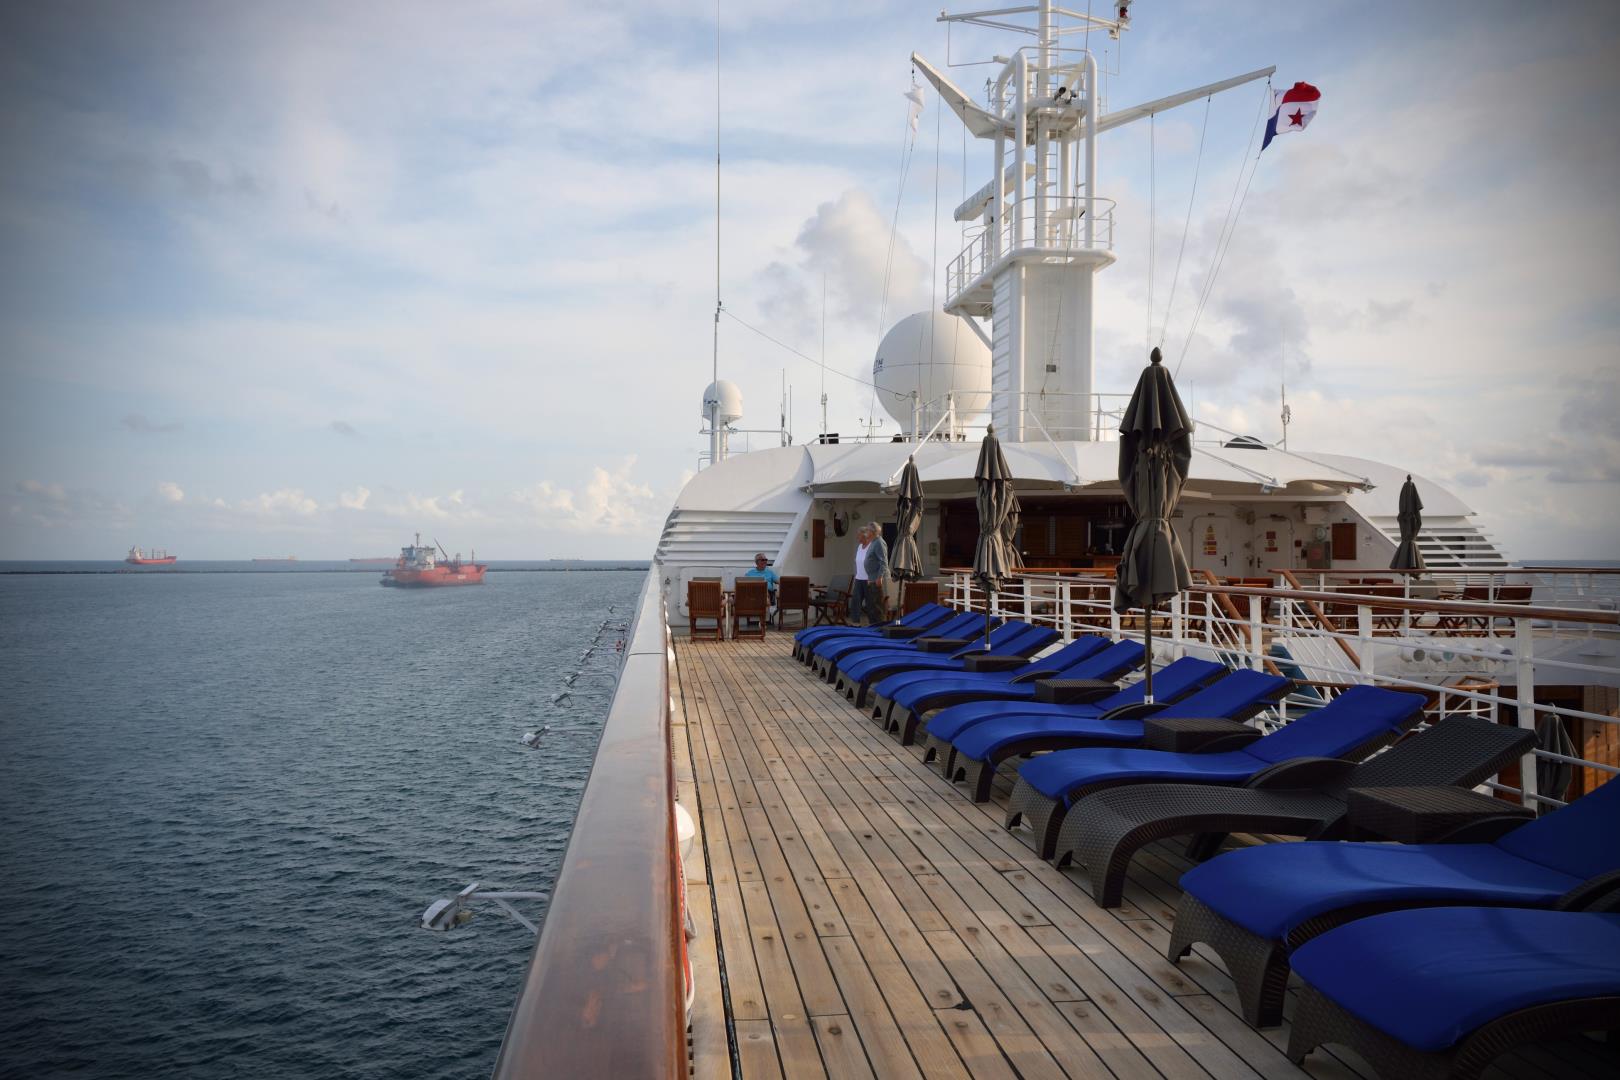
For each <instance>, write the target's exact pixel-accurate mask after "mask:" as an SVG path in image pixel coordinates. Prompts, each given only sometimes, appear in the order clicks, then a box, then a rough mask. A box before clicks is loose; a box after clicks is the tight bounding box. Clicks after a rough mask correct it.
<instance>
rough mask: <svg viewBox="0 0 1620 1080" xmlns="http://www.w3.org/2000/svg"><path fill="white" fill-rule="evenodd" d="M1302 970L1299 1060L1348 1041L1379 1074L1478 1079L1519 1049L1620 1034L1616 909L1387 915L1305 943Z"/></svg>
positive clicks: (1297, 958)
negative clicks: (1588, 1034) (1601, 1033)
mask: <svg viewBox="0 0 1620 1080" xmlns="http://www.w3.org/2000/svg"><path fill="white" fill-rule="evenodd" d="M1294 970H1295V971H1297V972H1298V973H1299V977H1300V978H1301V980H1303V981H1304V983H1305V985H1304V986H1303V987H1302V988H1301V990H1300V997H1299V1006H1298V1008H1297V1009H1296V1010H1295V1013H1294V1023H1293V1026H1292V1027H1291V1028H1290V1030H1289V1033H1288V1057H1289V1058H1290V1059H1291V1060H1292V1061H1294V1062H1295V1063H1299V1062H1303V1061H1304V1060H1305V1057H1306V1056H1307V1055H1308V1054H1309V1053H1310V1052H1311V1051H1312V1050H1314V1049H1315V1048H1316V1047H1318V1046H1321V1045H1323V1044H1324V1043H1340V1044H1343V1045H1345V1046H1348V1047H1350V1048H1351V1049H1352V1050H1354V1051H1356V1053H1357V1054H1358V1055H1359V1056H1360V1057H1362V1058H1363V1059H1364V1060H1366V1062H1367V1063H1368V1064H1370V1065H1371V1066H1372V1067H1373V1069H1374V1071H1376V1072H1377V1074H1378V1075H1380V1076H1387V1077H1397V1076H1398V1077H1401V1078H1403V1080H1406V1078H1411V1080H1440V1078H1442V1077H1478V1076H1481V1075H1482V1074H1483V1073H1485V1071H1486V1069H1487V1068H1488V1067H1489V1066H1490V1065H1491V1063H1492V1062H1493V1061H1495V1060H1496V1059H1497V1058H1499V1057H1501V1056H1502V1055H1503V1054H1504V1053H1505V1052H1507V1051H1509V1050H1511V1049H1513V1048H1514V1047H1516V1046H1521V1045H1524V1044H1527V1043H1538V1042H1546V1041H1551V1040H1555V1039H1559V1038H1561V1037H1570V1036H1577V1035H1580V1034H1582V1033H1584V1032H1590V1031H1608V1032H1613V1031H1616V1030H1620V914H1615V913H1613V912H1601V911H1531V910H1523V909H1512V908H1491V907H1483V908H1481V907H1438V908H1424V909H1421V910H1417V911H1396V912H1390V913H1387V914H1382V915H1374V916H1372V917H1370V918H1366V919H1361V920H1358V921H1356V922H1353V923H1350V924H1349V925H1348V926H1341V927H1339V928H1338V929H1336V930H1330V931H1328V932H1327V933H1325V934H1323V935H1322V936H1321V937H1318V938H1316V939H1315V940H1314V941H1310V942H1308V943H1306V944H1304V945H1302V946H1300V948H1299V949H1298V951H1296V952H1295V953H1294ZM1612 1041H1613V1038H1612V1036H1611V1038H1610V1042H1611V1054H1610V1055H1609V1056H1610V1057H1611V1062H1612ZM1600 1049H1601V1048H1600V1046H1599V1045H1598V1044H1594V1052H1597V1051H1599V1050H1600ZM1609 1067H1610V1068H1613V1066H1612V1064H1611V1065H1610V1066H1609ZM1564 1068H1566V1069H1568V1068H1570V1066H1568V1065H1566V1066H1564ZM1576 1068H1579V1066H1576ZM1581 1071H1582V1072H1585V1070H1584V1069H1582V1070H1581ZM1564 1075H1569V1073H1567V1072H1566V1073H1565V1074H1564ZM1593 1075H1596V1074H1593ZM1608 1075H1611V1076H1612V1075H1615V1074H1614V1073H1613V1072H1610V1073H1609V1074H1608Z"/></svg>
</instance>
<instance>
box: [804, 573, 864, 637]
mask: <svg viewBox="0 0 1620 1080" xmlns="http://www.w3.org/2000/svg"><path fill="white" fill-rule="evenodd" d="M854 585H855V575H853V574H840V575H839V576H838V577H835V578H833V579H832V581H831V582H829V583H828V584H827V585H826V587H824V588H823V589H821V590H820V591H819V592H818V593H816V595H814V596H812V597H811V598H810V606H811V607H813V608H815V609H816V624H817V625H818V626H819V625H820V624H821V623H842V622H848V621H849V597H850V593H852V592H853V591H854Z"/></svg>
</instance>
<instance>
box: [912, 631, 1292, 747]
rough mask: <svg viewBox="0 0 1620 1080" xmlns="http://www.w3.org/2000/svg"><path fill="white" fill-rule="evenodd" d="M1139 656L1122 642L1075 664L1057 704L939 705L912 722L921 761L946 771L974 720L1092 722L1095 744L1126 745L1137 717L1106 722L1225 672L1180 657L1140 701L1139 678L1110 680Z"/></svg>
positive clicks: (1146, 712)
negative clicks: (1124, 682) (1120, 682)
mask: <svg viewBox="0 0 1620 1080" xmlns="http://www.w3.org/2000/svg"><path fill="white" fill-rule="evenodd" d="M1131 646H1135V649H1134V650H1132V648H1131ZM1142 656H1143V651H1142V648H1141V645H1140V643H1139V642H1134V641H1122V642H1120V643H1118V644H1117V645H1112V646H1110V647H1109V648H1107V649H1105V650H1103V651H1102V652H1100V653H1098V654H1097V655H1096V656H1095V657H1093V658H1092V659H1091V660H1089V661H1087V662H1085V663H1083V664H1077V665H1075V675H1074V677H1073V678H1070V679H1065V680H1063V681H1062V683H1061V684H1060V685H1063V686H1070V685H1071V684H1072V686H1073V690H1074V692H1073V693H1072V694H1071V693H1069V692H1068V691H1067V690H1066V691H1065V693H1064V697H1065V698H1066V700H1065V701H1063V702H1062V703H1057V702H1045V701H1018V702H1012V703H1003V702H994V701H986V702H978V701H973V702H967V703H965V704H962V705H952V706H949V707H948V708H944V709H941V710H940V711H938V712H936V713H934V714H933V715H931V716H929V717H928V718H927V719H926V720H924V721H923V722H921V723H920V724H919V725H918V737H919V738H921V739H923V740H924V744H923V745H924V747H925V749H924V750H923V760H924V761H938V762H939V763H940V766H941V771H942V772H943V773H944V775H946V776H950V775H951V774H950V773H949V772H948V771H945V770H944V765H945V762H946V760H947V759H948V758H949V757H950V756H951V755H952V754H953V753H954V747H953V746H952V744H953V743H954V742H955V741H956V740H957V739H958V738H960V737H961V736H963V735H966V734H967V733H968V732H969V731H971V730H972V729H973V728H975V727H977V726H979V725H980V724H1011V725H1020V724H1032V725H1038V724H1040V723H1042V722H1045V721H1051V722H1053V723H1063V724H1082V723H1083V724H1090V725H1092V727H1091V728H1089V729H1088V730H1092V731H1096V732H1101V733H1102V734H1101V735H1100V736H1099V738H1100V742H1099V743H1098V745H1101V746H1115V745H1120V746H1128V745H1131V744H1133V743H1135V742H1136V740H1137V739H1139V738H1141V735H1142V725H1141V724H1140V723H1139V722H1137V723H1136V724H1135V726H1134V727H1132V726H1129V725H1127V726H1125V727H1115V726H1112V725H1115V724H1117V723H1123V722H1124V721H1127V720H1129V721H1139V720H1140V718H1141V717H1144V716H1150V715H1152V714H1153V713H1155V712H1157V711H1158V710H1160V709H1163V708H1165V707H1166V706H1168V705H1169V704H1170V703H1171V702H1173V701H1175V700H1176V699H1177V698H1180V697H1184V696H1185V695H1187V694H1190V693H1192V692H1193V691H1194V690H1197V689H1199V688H1200V687H1202V686H1204V685H1206V684H1207V683H1210V682H1213V681H1215V680H1216V679H1219V678H1221V676H1223V675H1225V674H1226V669H1225V668H1224V667H1222V666H1221V665H1220V664H1216V663H1212V662H1210V661H1208V660H1197V659H1194V658H1192V657H1184V658H1183V660H1184V661H1186V662H1183V661H1182V660H1178V661H1176V662H1175V663H1172V664H1170V665H1168V666H1167V667H1166V668H1165V669H1164V670H1163V671H1161V672H1159V673H1158V675H1157V676H1156V677H1155V680H1154V682H1155V686H1156V688H1157V691H1158V692H1157V694H1156V695H1155V696H1156V697H1157V698H1158V699H1159V700H1158V701H1157V702H1156V703H1155V704H1153V705H1148V704H1146V703H1145V701H1144V699H1145V698H1146V697H1147V688H1146V686H1145V684H1144V683H1142V682H1141V681H1138V682H1135V683H1132V684H1131V685H1130V686H1127V687H1124V688H1123V689H1121V688H1120V687H1118V686H1116V685H1115V684H1114V683H1113V681H1112V679H1117V678H1119V677H1120V676H1122V675H1124V674H1125V673H1126V672H1127V671H1129V670H1130V669H1131V668H1133V667H1135V666H1136V665H1138V664H1140V663H1141V662H1142ZM1110 676H1111V677H1112V678H1110ZM1166 676H1168V678H1166ZM1088 684H1089V685H1088ZM1282 684H1283V685H1287V680H1282ZM1122 732H1123V733H1124V734H1121V733H1122ZM1076 745H1081V744H1079V743H1077V744H1076Z"/></svg>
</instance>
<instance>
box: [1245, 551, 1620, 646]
mask: <svg viewBox="0 0 1620 1080" xmlns="http://www.w3.org/2000/svg"><path fill="white" fill-rule="evenodd" d="M1271 573H1272V574H1274V575H1276V576H1277V578H1278V579H1279V580H1280V581H1283V582H1285V583H1287V584H1288V585H1289V586H1291V587H1293V588H1298V589H1313V590H1315V591H1317V592H1361V593H1368V594H1372V595H1386V594H1390V595H1397V596H1401V597H1404V598H1421V599H1440V600H1465V601H1469V602H1473V603H1484V604H1514V605H1523V604H1534V605H1538V606H1542V607H1559V608H1584V609H1589V610H1593V611H1615V610H1617V609H1620V567H1598V566H1577V565H1570V566H1556V565H1548V566H1535V565H1531V566H1506V567H1465V568H1462V569H1452V568H1449V567H1448V568H1444V569H1426V570H1273V571H1271ZM1431 621H1432V620H1431ZM1506 629H1507V628H1506V627H1505V625H1502V624H1499V625H1498V626H1497V627H1495V628H1491V627H1487V626H1484V625H1482V624H1479V623H1478V622H1477V621H1476V625H1475V630H1476V632H1479V633H1485V634H1489V633H1492V632H1499V633H1505V632H1506Z"/></svg>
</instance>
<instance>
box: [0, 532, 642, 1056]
mask: <svg viewBox="0 0 1620 1080" xmlns="http://www.w3.org/2000/svg"><path fill="white" fill-rule="evenodd" d="M114 565H115V564H107V565H101V564H75V565H74V566H71V567H58V568H57V569H79V570H85V569H96V570H103V569H112V568H114ZM499 565H500V564H497V567H499ZM9 568H10V569H15V568H16V567H15V565H12V566H11V567H9ZM207 568H208V566H207V564H193V566H192V567H190V569H194V570H195V569H207ZM214 568H215V569H220V568H221V567H219V566H216V567H214ZM332 568H333V569H340V567H338V566H337V565H336V564H334V565H333V567H332ZM0 569H6V567H0ZM644 576H645V570H644V569H638V570H618V571H612V570H604V571H593V572H573V573H563V572H533V573H519V572H510V571H509V570H508V571H502V570H499V569H496V570H492V571H491V573H490V575H489V577H488V579H487V583H486V584H485V585H483V586H482V587H476V588H459V589H439V590H425V591H418V590H403V589H383V588H379V587H378V586H377V581H376V578H377V574H376V572H375V569H373V571H372V572H370V573H341V572H340V573H318V572H295V571H289V570H288V569H287V568H286V567H285V566H283V567H281V568H280V572H275V573H177V572H162V571H160V572H134V573H67V574H43V575H38V574H34V575H30V574H11V573H0V872H3V877H0V881H3V883H4V889H5V893H4V895H5V901H6V902H5V915H4V923H5V929H4V931H3V932H0V1000H3V1001H4V1002H5V1008H4V1009H0V1074H3V1075H6V1076H29V1077H35V1076H48V1075H58V1074H66V1073H72V1074H74V1075H77V1076H90V1077H113V1076H155V1075H164V1076H174V1075H178V1076H238V1075H245V1074H251V1075H258V1076H267V1077H294V1076H296V1077H304V1076H322V1077H325V1076H353V1077H440V1076H445V1077H448V1076H455V1077H463V1076H476V1075H483V1074H486V1073H487V1071H488V1069H489V1067H490V1066H491V1065H492V1064H493V1061H494V1058H495V1054H496V1051H497V1049H498V1047H499V1044H500V1039H501V1035H502V1032H503V1029H504V1027H505V1023H506V1017H507V1012H508V1009H509V1007H510V1005H511V1002H512V999H513V996H514V994H515V993H516V990H517V987H518V984H519V981H520V979H521V977H522V974H523V971H524V968H525V965H526V964H527V962H528V957H529V953H530V951H531V949H532V945H533V938H532V936H531V935H529V934H528V932H527V931H525V930H524V929H523V928H522V927H520V926H518V925H516V924H515V923H513V922H511V921H509V920H507V919H505V918H503V917H501V916H500V915H498V914H495V913H494V912H493V910H490V911H487V912H485V913H483V914H480V915H479V916H478V917H477V918H475V919H474V920H473V921H472V922H471V923H470V924H468V925H467V926H465V927H463V928H461V929H459V930H457V931H454V932H451V933H448V934H444V933H431V932H428V931H423V930H419V929H417V920H418V918H419V917H420V915H421V912H422V910H423V909H424V908H425V907H426V906H427V904H428V903H429V902H430V901H431V900H433V899H435V898H437V897H441V896H449V895H451V894H453V893H454V892H455V891H457V890H459V889H460V888H462V887H463V886H464V885H466V884H467V883H469V882H471V881H481V882H483V883H484V884H486V885H487V886H491V887H501V888H511V889H546V888H549V886H550V883H551V880H552V877H553V875H554V874H555V872H556V869H557V866H558V865H559V863H560V861H561V858H562V852H563V849H564V847H565V845H566V843H567V837H568V829H569V825H570V823H571V821H572V819H573V814H574V812H575V809H576V807H577V804H578V800H579V794H580V791H581V790H582V788H583V785H584V781H585V777H586V775H587V773H588V771H589V768H590V762H591V758H592V756H593V754H594V751H595V747H596V742H597V737H598V734H599V732H600V728H601V723H602V720H603V718H604V716H605V713H606V708H607V704H608V702H609V700H610V697H611V692H612V686H613V676H614V674H615V673H616V672H617V670H618V665H619V655H618V653H617V651H616V648H615V646H616V644H617V642H618V641H619V640H620V639H621V638H622V636H623V633H622V631H623V627H624V625H625V623H626V622H627V620H628V619H629V617H630V615H631V613H632V607H633V604H634V600H635V597H636V595H637V591H638V590H639V588H640V585H641V582H642V580H643V578H644ZM593 643H594V644H593ZM576 673H579V674H578V675H577V676H576V677H575V678H574V679H573V681H572V682H571V683H570V682H569V677H570V676H574V675H575V674H576ZM565 692H566V696H562V697H561V698H560V700H555V701H554V699H558V698H559V695H563V694H564V693H565ZM541 724H548V725H549V726H550V730H549V731H548V732H546V733H545V734H544V735H543V736H542V739H541V743H540V746H539V748H538V749H531V748H529V747H527V746H525V745H523V744H522V743H521V742H520V741H519V740H520V737H521V736H522V735H523V734H524V732H526V731H530V730H533V729H535V728H536V727H538V726H539V725H541ZM541 910H542V908H541V906H539V905H531V906H530V907H529V913H530V914H531V915H538V914H540V912H541Z"/></svg>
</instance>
